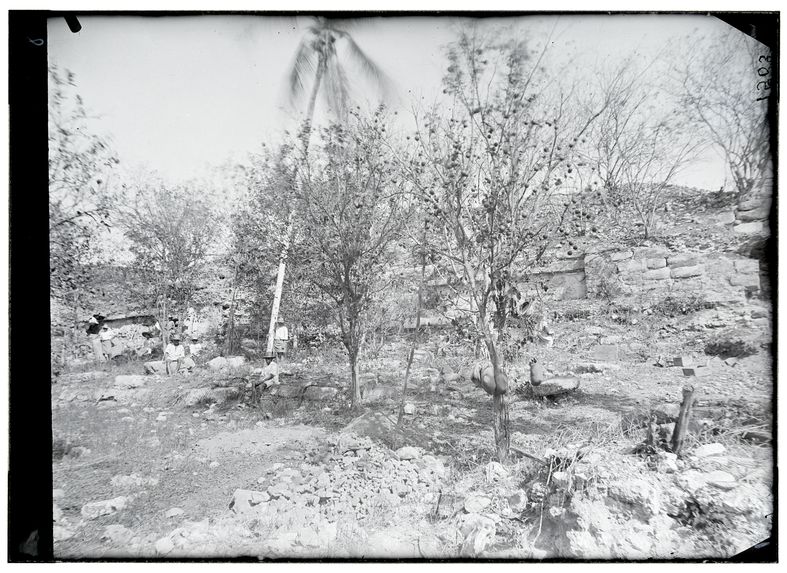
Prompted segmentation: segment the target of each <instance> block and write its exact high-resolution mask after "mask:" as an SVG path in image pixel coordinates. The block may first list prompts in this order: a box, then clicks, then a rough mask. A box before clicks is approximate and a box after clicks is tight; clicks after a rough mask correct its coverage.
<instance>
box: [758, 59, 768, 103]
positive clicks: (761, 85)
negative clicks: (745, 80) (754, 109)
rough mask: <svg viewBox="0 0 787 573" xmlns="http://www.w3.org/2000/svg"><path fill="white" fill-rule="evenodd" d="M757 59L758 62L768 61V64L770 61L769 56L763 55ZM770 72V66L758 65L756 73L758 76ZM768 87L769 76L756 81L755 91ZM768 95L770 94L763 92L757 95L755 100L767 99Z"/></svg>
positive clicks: (763, 75) (766, 74)
mask: <svg viewBox="0 0 787 573" xmlns="http://www.w3.org/2000/svg"><path fill="white" fill-rule="evenodd" d="M757 61H758V62H760V63H768V64H770V63H771V56H764V55H763V56H760V57H759V58H757ZM770 73H771V69H770V67H765V66H760V67H759V68H757V75H758V76H760V77H765V76H768V75H770ZM770 89H771V80H770V78H768V79H766V80H762V81H759V82H757V91H760V90H770ZM768 95H770V94H765V95H763V96H762V97H758V98H757V100H756V101H761V100H764V99H767V97H768Z"/></svg>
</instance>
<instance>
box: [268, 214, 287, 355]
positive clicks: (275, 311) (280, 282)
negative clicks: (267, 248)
mask: <svg viewBox="0 0 787 573" xmlns="http://www.w3.org/2000/svg"><path fill="white" fill-rule="evenodd" d="M291 238H292V213H290V216H289V218H288V220H287V234H286V235H285V237H284V246H283V247H282V249H281V255H280V257H279V272H278V274H277V275H276V291H275V292H274V294H273V307H272V308H271V323H270V326H269V327H268V345H267V346H266V350H267V353H268V354H269V355H270V354H272V353H273V343H274V341H275V340H274V339H275V337H276V321H277V320H278V319H279V305H280V304H281V292H282V290H283V288H284V271H285V268H286V266H287V253H288V251H289V249H290V239H291Z"/></svg>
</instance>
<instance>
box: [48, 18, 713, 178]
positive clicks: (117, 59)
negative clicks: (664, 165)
mask: <svg viewBox="0 0 787 573" xmlns="http://www.w3.org/2000/svg"><path fill="white" fill-rule="evenodd" d="M80 22H81V24H82V30H81V31H80V32H79V33H77V34H73V33H71V32H70V31H69V29H68V27H67V26H66V23H65V21H64V20H63V19H62V18H53V19H51V20H50V21H49V51H48V54H49V60H50V63H52V64H56V65H58V66H60V67H62V68H67V69H69V70H70V71H72V72H73V73H74V74H75V76H76V84H77V91H78V92H79V93H80V95H81V96H82V98H83V100H84V101H85V105H86V107H87V108H88V109H89V110H90V112H91V113H92V115H94V116H95V118H94V119H93V120H91V128H92V129H95V130H96V131H98V132H100V133H102V134H105V135H109V136H110V137H111V140H112V143H113V146H114V148H115V150H116V151H117V153H118V156H119V158H120V160H121V162H122V163H123V164H124V165H126V166H129V165H130V166H135V165H137V164H139V165H145V166H146V167H148V168H150V169H154V170H156V171H158V172H159V173H160V174H161V175H162V176H163V177H164V178H165V179H166V180H168V181H173V182H177V181H182V180H187V179H190V178H192V177H199V176H200V175H201V174H203V173H206V172H207V170H209V168H210V166H212V165H219V164H222V163H224V162H226V161H228V160H234V161H243V159H244V158H245V157H246V155H247V154H248V153H249V152H252V151H254V150H256V149H258V148H259V146H260V145H261V144H262V143H263V142H271V141H275V140H276V139H277V138H278V134H280V133H281V132H282V131H283V130H284V129H295V128H296V127H297V122H298V119H299V117H300V115H299V114H300V113H302V111H303V109H305V107H306V102H305V101H301V102H300V107H293V106H291V105H289V103H288V98H287V92H286V83H287V76H288V71H289V67H290V66H291V64H292V61H293V58H294V54H295V51H296V49H297V46H298V42H299V41H300V39H301V38H302V37H303V35H304V32H305V30H306V28H307V26H308V25H309V24H310V20H309V19H308V18H303V17H301V18H295V17H271V16H190V17H158V18H151V17H147V18H145V17H129V16H109V17H107V16H101V17H97V16H94V17H87V16H85V17H80ZM459 25H460V22H459V21H458V20H456V19H454V18H447V17H417V18H415V17H408V18H393V17H387V18H373V19H366V20H357V21H355V22H354V23H353V25H352V27H351V28H350V29H349V30H350V32H351V34H352V36H353V38H354V39H355V41H356V42H357V44H358V45H359V46H360V47H361V49H362V50H364V52H365V53H366V54H367V55H368V56H369V57H370V58H371V59H372V60H373V61H374V62H376V63H377V64H378V65H379V67H380V68H382V69H383V70H385V72H386V73H387V75H388V76H389V77H390V78H391V80H392V83H393V85H394V86H396V94H395V97H394V99H393V101H392V102H391V105H392V106H393V107H394V108H398V109H402V110H404V111H407V110H409V109H410V106H411V102H412V99H413V98H421V97H423V98H425V99H426V100H427V101H431V100H434V99H435V98H437V97H439V95H438V94H439V93H440V91H441V89H442V88H441V86H440V80H441V77H442V74H443V68H444V66H445V63H444V59H443V53H444V52H443V47H444V46H445V45H446V44H447V43H449V42H450V41H451V40H452V39H453V37H454V33H455V31H456V30H457V28H458V26H459ZM484 25H500V26H503V27H507V28H510V29H512V30H515V31H519V32H520V33H522V34H527V35H530V36H531V37H533V38H546V37H547V35H549V34H551V43H552V45H551V46H550V47H551V48H554V50H553V53H555V54H556V55H557V56H558V59H559V57H560V54H565V56H566V58H569V56H570V57H571V58H573V60H572V62H573V63H572V64H571V66H570V67H569V68H567V72H566V73H577V74H581V73H582V71H583V70H587V69H589V68H590V66H591V65H593V64H594V63H597V62H599V61H602V62H606V63H610V64H611V63H614V61H618V60H619V59H620V58H623V57H625V56H627V55H629V54H636V55H637V57H642V58H643V59H644V58H649V57H652V56H653V55H655V54H656V53H657V52H659V51H660V50H663V49H664V48H665V46H669V45H670V44H671V43H672V39H674V38H678V37H682V36H686V35H689V34H694V33H697V32H698V31H699V32H704V31H709V30H711V29H718V28H719V27H725V26H726V25H724V24H723V23H721V22H719V21H718V20H716V19H714V18H711V17H705V16H672V15H656V16H654V15H641V16H627V15H626V16H624V15H615V16H572V15H564V16H559V17H557V16H538V17H525V18H508V19H504V20H498V21H494V22H485V23H484ZM357 95H358V97H359V99H360V100H362V101H366V102H372V101H374V100H376V98H377V94H376V92H375V91H374V90H373V89H371V88H369V87H368V86H364V85H361V86H360V89H359V90H358V92H357ZM682 179H683V180H682V181H681V182H684V183H686V184H690V185H698V186H702V187H705V188H718V186H719V185H720V184H721V182H722V180H723V167H722V166H721V164H720V163H719V161H718V159H717V158H715V156H714V155H713V154H710V155H708V156H706V158H705V162H704V163H703V164H701V165H699V167H698V168H696V169H694V170H693V171H692V172H691V173H686V174H684V176H683V177H682Z"/></svg>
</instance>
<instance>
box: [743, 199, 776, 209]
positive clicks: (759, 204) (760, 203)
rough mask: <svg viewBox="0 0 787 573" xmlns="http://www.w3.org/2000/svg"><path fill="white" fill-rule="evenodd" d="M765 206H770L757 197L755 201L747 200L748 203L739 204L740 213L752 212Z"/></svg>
mask: <svg viewBox="0 0 787 573" xmlns="http://www.w3.org/2000/svg"><path fill="white" fill-rule="evenodd" d="M763 206H769V205H768V203H767V201H763V199H761V198H760V197H755V198H753V199H747V200H746V201H741V202H740V203H738V211H752V210H754V209H759V208H761V207H763Z"/></svg>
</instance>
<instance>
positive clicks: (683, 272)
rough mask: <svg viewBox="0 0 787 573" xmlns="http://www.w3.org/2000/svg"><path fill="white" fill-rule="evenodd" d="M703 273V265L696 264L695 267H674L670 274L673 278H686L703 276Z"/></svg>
mask: <svg viewBox="0 0 787 573" xmlns="http://www.w3.org/2000/svg"><path fill="white" fill-rule="evenodd" d="M702 273H703V268H702V265H696V266H693V267H678V268H676V269H675V268H673V269H672V271H671V273H670V276H671V277H672V278H673V279H686V278H689V277H698V276H701V275H702Z"/></svg>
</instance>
